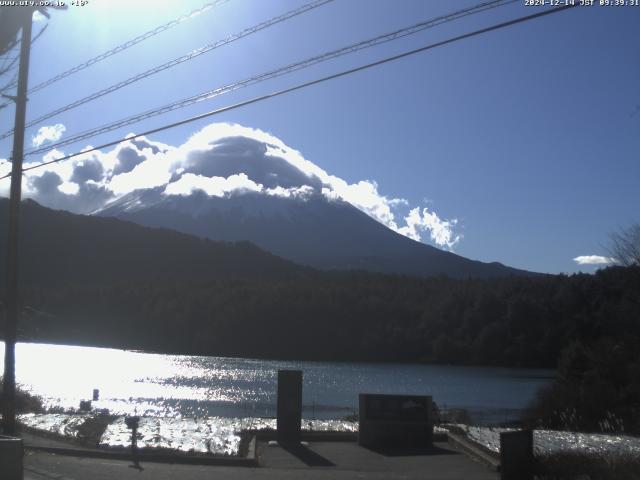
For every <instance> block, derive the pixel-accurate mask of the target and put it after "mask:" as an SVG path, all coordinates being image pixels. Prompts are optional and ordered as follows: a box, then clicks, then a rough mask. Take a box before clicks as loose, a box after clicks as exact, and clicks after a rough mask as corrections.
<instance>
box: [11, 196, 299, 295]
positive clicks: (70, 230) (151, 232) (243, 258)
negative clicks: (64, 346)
mask: <svg viewBox="0 0 640 480" xmlns="http://www.w3.org/2000/svg"><path fill="white" fill-rule="evenodd" d="M7 213H8V201H7V200H6V199H0V232H6V231H7ZM21 213H22V214H21V229H20V230H21V242H20V257H21V260H20V281H21V283H23V284H26V285H61V284H65V283H89V284H113V283H114V282H118V281H127V282H130V281H131V280H137V279H140V280H166V281H174V280H175V281H181V280H196V281H197V280H211V279H221V278H223V279H227V278H229V279H230V278H252V279H271V278H272V279H290V278H296V277H299V276H301V275H306V274H307V273H308V271H309V269H305V268H304V267H299V266H298V265H295V264H293V263H291V262H288V261H286V260H283V259H281V258H278V257H276V256H274V255H272V254H269V253H267V252H264V251H262V250H260V249H259V248H257V247H256V246H255V245H252V244H250V243H248V242H243V243H219V242H212V241H210V240H203V239H200V238H196V237H193V236H189V235H186V234H183V233H178V232H175V231H171V230H166V229H150V228H147V227H142V226H140V225H135V224H133V223H129V222H125V221H122V220H118V219H115V218H99V217H91V216H86V215H75V214H71V213H68V212H63V211H56V210H51V209H48V208H45V207H42V206H40V205H39V204H37V203H36V202H33V201H30V200H27V201H25V202H23V204H22V210H21ZM6 241H7V239H6V235H0V252H2V254H1V255H0V271H2V272H4V269H5V254H4V252H6ZM4 281H5V276H4V275H2V276H0V286H2V285H3V283H4Z"/></svg>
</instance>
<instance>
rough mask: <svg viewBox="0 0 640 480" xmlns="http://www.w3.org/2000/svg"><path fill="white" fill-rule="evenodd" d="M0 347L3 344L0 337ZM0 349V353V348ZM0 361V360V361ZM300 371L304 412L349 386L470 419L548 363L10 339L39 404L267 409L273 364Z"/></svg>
mask: <svg viewBox="0 0 640 480" xmlns="http://www.w3.org/2000/svg"><path fill="white" fill-rule="evenodd" d="M0 352H1V353H2V355H4V344H0ZM2 358H3V357H2ZM0 368H3V367H0ZM282 368H287V369H299V370H302V371H303V417H305V418H309V419H311V418H317V419H332V418H341V417H344V416H347V415H350V414H353V413H355V412H356V411H357V408H358V407H357V405H358V394H359V393H361V392H363V393H404V394H422V395H431V396H433V399H434V401H435V402H436V403H437V404H438V405H439V406H440V407H448V408H465V409H467V410H468V411H469V412H470V414H471V416H472V418H473V420H474V421H476V422H478V423H493V422H501V421H508V420H512V419H515V418H517V416H518V414H519V413H520V411H521V410H522V409H523V408H524V407H525V406H526V405H527V403H528V402H529V401H530V400H531V399H532V398H533V396H534V394H535V392H536V391H537V389H538V388H540V387H541V386H543V385H545V384H547V383H548V382H549V381H550V380H551V378H552V377H553V375H554V371H553V370H543V369H516V368H493V367H457V366H442V365H419V364H389V363H344V362H296V361H273V360H257V359H242V358H223V357H202V356H188V355H160V354H149V353H141V352H133V351H124V350H117V349H107V348H93V347H77V346H63V345H48V344H32V343H19V344H18V345H17V346H16V377H17V382H18V383H19V384H20V385H21V386H22V387H23V388H24V389H26V390H28V391H30V392H32V393H33V394H36V395H38V396H40V397H42V398H43V399H44V401H45V404H46V406H47V407H60V408H62V409H71V408H77V407H78V405H79V402H80V400H81V399H91V396H92V391H93V389H94V388H97V389H99V390H100V399H99V400H98V401H97V402H94V403H93V406H94V407H95V408H99V409H101V408H105V409H108V410H109V411H111V412H112V413H114V414H133V413H135V414H137V415H144V416H162V417H209V416H222V417H260V416H267V417H272V416H275V411H276V388H277V371H278V369H282Z"/></svg>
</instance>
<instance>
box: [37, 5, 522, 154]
mask: <svg viewBox="0 0 640 480" xmlns="http://www.w3.org/2000/svg"><path fill="white" fill-rule="evenodd" d="M516 1H517V0H492V1H489V2H484V3H481V4H478V5H476V6H473V7H469V8H465V9H463V10H458V11H456V12H452V13H449V14H447V15H442V16H439V17H435V18H432V19H429V20H425V21H422V22H419V23H416V24H414V25H411V26H408V27H404V28H401V29H398V30H394V31H392V32H389V33H385V34H382V35H378V36H376V37H373V38H370V39H367V40H363V41H360V42H357V43H354V44H351V45H348V46H346V47H342V48H339V49H337V50H332V51H330V52H325V53H323V54H321V55H316V56H313V57H310V58H307V59H305V60H302V61H298V62H295V63H292V64H289V65H286V66H284V67H280V68H277V69H275V70H271V71H268V72H266V73H262V74H259V75H255V76H252V77H249V78H246V79H243V80H240V81H237V82H234V83H230V84H227V85H224V86H222V87H216V88H214V89H212V90H207V91H206V92H203V93H199V94H197V95H193V96H190V97H187V98H184V99H181V100H177V101H175V102H172V103H169V104H166V105H164V106H161V107H157V108H154V109H151V110H148V111H146V112H143V113H139V114H136V115H133V116H129V117H126V118H124V119H120V120H117V121H115V122H112V123H109V124H106V125H102V126H99V127H96V128H93V129H90V130H86V131H84V132H80V133H78V134H76V135H73V136H70V137H67V138H65V139H64V140H62V141H59V142H56V143H53V144H49V145H47V146H45V147H41V148H37V149H33V150H30V151H28V152H26V153H25V155H36V154H40V153H44V152H47V151H50V150H53V149H55V148H58V147H61V146H65V145H69V144H72V143H76V142H79V141H81V140H86V139H88V138H92V137H94V136H96V135H100V134H102V133H106V132H110V131H112V130H115V129H117V128H120V127H124V126H128V125H132V124H135V123H138V122H141V121H143V120H146V119H148V118H151V117H155V116H158V115H162V114H165V113H168V112H171V111H173V110H177V109H180V108H185V107H187V106H190V105H194V104H196V103H199V102H201V101H204V100H209V99H211V98H214V97H217V96H220V95H223V94H226V93H229V92H232V91H235V90H238V89H240V88H243V87H247V86H250V85H255V84H257V83H261V82H264V81H266V80H270V79H273V78H277V77H281V76H283V75H286V74H289V73H292V72H295V71H298V70H302V69H305V68H308V67H311V66H312V65H316V64H318V63H322V62H325V61H327V60H331V59H334V58H337V57H340V56H343V55H346V54H350V53H354V52H357V51H359V50H363V49H365V48H371V47H374V46H376V45H380V44H383V43H387V42H390V41H392V40H396V39H398V38H402V37H406V36H408V35H413V34H415V33H418V32H420V31H422V30H425V29H427V28H432V27H435V26H437V25H441V24H443V23H447V22H451V21H454V20H458V19H460V18H462V17H465V16H468V15H473V14H477V13H480V12H484V11H486V10H489V9H492V8H497V7H500V6H504V5H508V4H510V3H514V2H516Z"/></svg>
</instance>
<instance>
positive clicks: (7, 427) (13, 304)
mask: <svg viewBox="0 0 640 480" xmlns="http://www.w3.org/2000/svg"><path fill="white" fill-rule="evenodd" d="M20 13H21V15H22V18H21V21H22V42H21V44H20V68H19V72H18V91H17V95H16V116H15V125H14V133H13V153H12V155H11V161H12V167H11V191H10V196H9V238H8V242H7V285H6V317H5V328H4V341H5V347H4V381H3V388H4V396H3V398H4V402H3V405H2V420H3V422H2V423H3V430H4V433H5V434H6V435H15V433H16V404H15V397H16V370H15V368H16V354H15V346H16V335H17V325H18V220H19V217H20V197H21V195H22V157H23V153H24V130H25V127H24V124H25V115H26V109H27V82H28V77H29V53H30V49H31V16H32V14H33V9H31V8H24V9H22V12H20Z"/></svg>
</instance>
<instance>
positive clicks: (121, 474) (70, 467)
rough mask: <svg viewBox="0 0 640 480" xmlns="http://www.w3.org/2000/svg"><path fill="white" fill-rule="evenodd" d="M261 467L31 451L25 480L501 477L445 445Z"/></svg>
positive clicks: (308, 449) (288, 452) (277, 457)
mask: <svg viewBox="0 0 640 480" xmlns="http://www.w3.org/2000/svg"><path fill="white" fill-rule="evenodd" d="M257 449H258V451H257V453H258V455H259V457H260V465H261V466H260V467H257V468H248V467H227V466H202V465H176V464H163V463H151V462H146V463H142V464H141V469H136V468H133V464H132V463H131V462H128V461H121V460H107V459H97V458H83V457H74V456H66V455H56V454H51V453H45V452H35V451H30V450H27V451H26V454H25V459H24V465H25V476H24V478H25V480H52V479H55V480H85V479H92V480H93V479H95V480H102V479H118V480H128V479H136V480H146V479H158V480H165V479H167V480H168V479H180V480H196V479H217V478H220V479H229V480H243V479H274V480H275V479H284V480H287V479H299V478H304V479H305V480H314V479H325V478H326V479H407V480H410V479H418V478H419V479H423V480H428V479H441V480H453V479H456V480H457V479H460V480H462V479H465V480H496V479H498V478H499V477H498V474H496V473H495V472H492V471H491V470H489V469H488V468H487V467H485V466H484V465H482V464H480V463H477V462H476V461H474V460H471V459H470V458H468V457H467V456H466V455H464V454H462V453H461V452H459V451H457V450H455V449H453V448H452V447H450V446H449V445H448V444H447V443H436V444H435V446H434V448H433V449H431V450H430V451H426V452H416V453H413V454H404V455H399V454H394V453H390V452H373V451H371V450H367V449H365V448H361V447H359V446H358V445H357V443H355V442H312V443H309V444H308V446H302V447H297V448H295V449H285V448H283V447H280V446H278V445H275V446H273V445H269V444H268V443H266V442H260V443H259V444H258V446H257Z"/></svg>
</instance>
